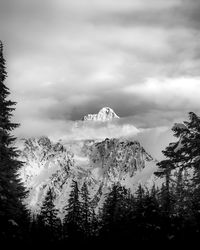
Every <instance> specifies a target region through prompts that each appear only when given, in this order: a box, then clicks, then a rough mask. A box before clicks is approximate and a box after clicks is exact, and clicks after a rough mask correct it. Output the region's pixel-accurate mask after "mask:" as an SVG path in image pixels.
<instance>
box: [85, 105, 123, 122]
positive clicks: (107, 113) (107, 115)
mask: <svg viewBox="0 0 200 250" xmlns="http://www.w3.org/2000/svg"><path fill="white" fill-rule="evenodd" d="M116 118H119V116H118V115H117V114H116V113H115V112H114V110H113V109H111V108H109V107H104V108H102V109H101V110H100V111H99V112H98V113H97V114H88V115H86V116H84V117H83V119H82V120H83V121H100V122H105V121H110V120H112V119H116Z"/></svg>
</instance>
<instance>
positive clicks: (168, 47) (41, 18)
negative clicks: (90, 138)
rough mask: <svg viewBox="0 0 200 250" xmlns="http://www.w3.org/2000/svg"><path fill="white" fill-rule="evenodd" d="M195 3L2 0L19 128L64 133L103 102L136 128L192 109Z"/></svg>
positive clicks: (198, 62)
mask: <svg viewBox="0 0 200 250" xmlns="http://www.w3.org/2000/svg"><path fill="white" fill-rule="evenodd" d="M199 11H200V1H198V0H187V1H186V0H185V1H181V0H168V1H166V0H101V1H99V0H79V1H74V0H43V1H39V0H35V1H33V0H18V1H11V0H0V38H1V39H2V40H3V41H4V43H5V56H6V59H7V62H8V73H9V74H8V75H9V77H8V80H7V83H8V85H9V87H10V88H11V91H12V98H13V99H15V100H16V101H17V102H18V105H17V109H16V113H15V119H16V120H17V121H20V122H21V124H22V126H21V129H19V130H18V131H19V133H20V135H23V133H24V134H27V133H31V134H34V133H36V134H43V133H46V132H47V133H48V134H50V135H52V134H55V133H56V131H57V130H58V128H59V129H60V131H62V132H63V133H66V130H65V128H66V127H68V126H69V124H71V123H70V122H69V120H77V119H81V118H82V116H83V115H85V114H87V113H96V112H98V111H99V109H100V108H102V107H103V106H110V107H111V108H113V109H114V110H115V111H116V113H117V114H118V115H119V116H121V117H128V118H127V121H126V124H131V123H133V124H135V125H137V126H139V127H143V128H150V127H157V126H165V125H166V126H171V125H170V124H171V123H172V122H174V121H175V120H176V119H182V118H183V117H185V115H186V113H187V112H188V111H190V110H194V111H196V112H200V110H199V106H200V102H199V98H198V97H199V95H200V83H199V80H200V79H199V68H200V54H199V51H200V45H199V44H200V33H199V28H198V27H199V23H200V16H199ZM123 125H124V124H123ZM30 127H31V128H32V129H30ZM69 131H70V129H69ZM102 131H104V130H102ZM91 133H93V132H91Z"/></svg>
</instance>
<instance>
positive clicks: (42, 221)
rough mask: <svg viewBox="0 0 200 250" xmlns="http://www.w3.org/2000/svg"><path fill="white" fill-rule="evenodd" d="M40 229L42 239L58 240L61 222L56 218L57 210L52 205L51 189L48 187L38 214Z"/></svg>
mask: <svg viewBox="0 0 200 250" xmlns="http://www.w3.org/2000/svg"><path fill="white" fill-rule="evenodd" d="M38 220H39V221H38V223H39V225H40V230H42V229H43V230H42V231H43V234H44V236H46V237H44V239H47V240H50V241H54V240H58V238H59V233H60V231H59V230H60V227H61V222H60V219H59V218H58V210H57V209H56V208H55V205H54V195H53V191H52V190H51V189H50V188H49V190H48V191H47V194H46V197H45V200H44V202H43V204H42V207H41V211H40V215H39V216H38Z"/></svg>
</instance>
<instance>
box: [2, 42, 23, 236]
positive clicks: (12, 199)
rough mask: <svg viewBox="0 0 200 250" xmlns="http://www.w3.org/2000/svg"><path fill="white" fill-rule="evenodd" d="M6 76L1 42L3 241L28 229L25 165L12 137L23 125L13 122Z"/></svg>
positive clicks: (12, 107) (11, 103) (13, 103)
mask: <svg viewBox="0 0 200 250" xmlns="http://www.w3.org/2000/svg"><path fill="white" fill-rule="evenodd" d="M6 77H7V73H6V66H5V60H4V57H3V44H2V42H1V41H0V238H4V239H8V238H10V237H11V238H14V237H17V235H16V232H19V231H20V229H19V227H20V226H21V228H22V227H23V226H24V225H22V224H23V222H22V221H24V218H25V217H26V210H25V208H24V206H23V205H22V199H23V198H24V196H25V190H24V187H23V186H22V184H21V182H20V180H19V178H18V175H17V171H18V169H19V168H20V167H21V166H22V163H21V162H20V161H19V160H17V157H18V151H17V149H16V148H15V147H14V146H13V144H14V142H15V140H16V138H15V137H14V136H12V134H11V132H12V131H13V130H14V129H15V128H17V127H18V126H19V125H18V124H16V123H13V122H12V121H11V117H12V112H13V111H14V110H15V108H14V106H15V104H16V103H15V102H12V101H10V100H8V99H7V97H8V96H9V94H10V91H9V89H8V87H6V85H5V80H6ZM22 216H23V220H22ZM15 227H16V228H18V229H17V230H16V228H15ZM13 228H14V229H13ZM18 236H19V235H18Z"/></svg>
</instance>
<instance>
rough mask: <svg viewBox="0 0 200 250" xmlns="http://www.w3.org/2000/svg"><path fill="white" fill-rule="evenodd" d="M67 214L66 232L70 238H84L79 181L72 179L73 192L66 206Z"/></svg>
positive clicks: (65, 219) (65, 220)
mask: <svg viewBox="0 0 200 250" xmlns="http://www.w3.org/2000/svg"><path fill="white" fill-rule="evenodd" d="M65 211H66V215H65V218H64V234H65V238H67V239H69V240H77V239H80V238H82V234H81V223H82V218H81V203H80V201H79V189H78V183H77V182H76V181H74V180H73V181H72V185H71V193H70V195H69V200H68V204H67V205H66V207H65Z"/></svg>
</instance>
